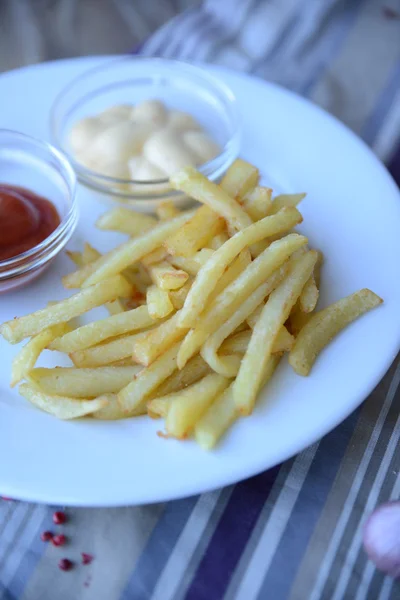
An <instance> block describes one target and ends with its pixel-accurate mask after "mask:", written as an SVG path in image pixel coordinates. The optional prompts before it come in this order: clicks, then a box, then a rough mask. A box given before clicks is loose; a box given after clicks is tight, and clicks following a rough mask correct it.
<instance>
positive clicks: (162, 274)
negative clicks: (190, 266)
mask: <svg viewBox="0 0 400 600" xmlns="http://www.w3.org/2000/svg"><path fill="white" fill-rule="evenodd" d="M148 271H149V275H150V277H151V280H152V281H153V283H154V284H155V285H156V286H157V287H159V288H160V290H167V291H168V290H178V289H179V288H181V287H182V286H183V285H184V284H185V283H186V282H187V280H188V279H189V275H188V273H186V272H185V271H182V269H175V267H174V266H173V265H171V264H170V263H169V262H167V261H165V260H163V261H161V262H159V263H156V264H155V265H150V266H149V267H148Z"/></svg>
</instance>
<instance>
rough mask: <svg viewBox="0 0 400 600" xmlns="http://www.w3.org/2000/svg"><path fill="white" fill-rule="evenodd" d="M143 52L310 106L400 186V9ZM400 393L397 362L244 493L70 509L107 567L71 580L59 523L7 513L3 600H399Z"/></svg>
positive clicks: (290, 11) (255, 3)
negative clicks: (389, 539)
mask: <svg viewBox="0 0 400 600" xmlns="http://www.w3.org/2000/svg"><path fill="white" fill-rule="evenodd" d="M140 52H141V53H142V54H143V55H159V56H166V57H174V58H183V59H188V60H205V61H212V62H215V63H218V64H222V65H227V66H230V67H232V68H236V69H240V70H243V71H247V72H249V73H253V74H254V75H258V76H260V77H264V78H267V79H269V80H273V81H277V82H279V83H280V84H282V85H285V86H287V87H289V88H291V89H293V90H295V91H297V92H299V93H300V94H303V95H306V96H308V97H309V98H310V99H312V100H313V101H315V102H317V103H318V104H320V105H321V106H323V107H324V108H326V109H327V110H329V111H330V112H331V113H333V114H335V115H336V116H337V117H339V118H340V119H341V120H342V121H344V122H345V123H346V124H347V125H349V126H350V127H351V128H352V129H353V130H355V131H356V132H357V133H358V134H360V135H361V136H362V137H363V138H364V139H365V140H366V141H367V143H368V144H370V145H371V146H372V148H373V149H374V150H375V151H376V153H377V154H378V155H379V156H380V157H381V158H382V159H383V160H385V161H386V162H387V164H388V166H389V169H390V170H391V172H392V174H393V176H394V177H395V178H396V179H397V181H398V183H399V185H400V2H399V1H398V0H396V1H395V0H393V1H392V2H390V0H387V1H384V0H324V1H321V0H308V2H299V1H298V0H280V1H278V0H240V1H239V0H236V1H235V0H220V1H219V2H217V1H215V0H206V1H205V2H203V4H202V5H201V6H199V7H196V8H191V9H189V10H187V11H186V12H184V13H182V14H181V15H179V16H177V17H175V18H174V19H173V20H172V21H170V22H169V23H167V24H166V25H165V26H163V27H162V28H161V29H160V30H159V31H158V32H157V33H156V34H154V35H153V36H152V37H151V38H150V39H148V41H147V42H146V43H145V44H144V45H142V47H141V50H140ZM380 201H382V203H383V202H384V199H380ZM399 381H400V363H399V360H398V359H396V360H395V362H394V364H393V366H392V367H391V369H390V370H389V372H388V373H387V375H386V376H385V378H384V379H383V381H382V382H381V383H380V384H379V386H378V387H377V388H376V389H375V390H374V392H373V393H372V394H371V396H370V397H369V398H368V399H367V401H366V402H365V403H364V404H363V406H362V407H361V408H360V409H358V410H357V411H356V412H355V413H353V414H352V415H351V416H350V417H348V419H347V420H346V421H345V422H344V423H342V424H341V425H340V426H339V427H338V428H337V429H335V430H334V431H332V432H331V433H330V434H328V435H327V436H326V437H325V438H323V439H322V440H321V441H320V442H319V443H317V444H315V445H314V446H312V447H310V448H308V449H307V450H305V451H304V452H303V453H301V454H300V455H298V456H297V457H295V458H293V459H292V460H289V461H287V462H286V463H284V464H282V465H280V466H277V467H275V468H273V469H271V470H269V471H267V472H265V473H262V474H261V475H259V476H257V477H253V478H252V479H249V480H247V481H244V482H241V483H239V484H237V485H235V486H231V487H229V488H225V489H223V490H219V491H215V492H212V493H209V494H204V495H203V496H200V497H193V498H187V499H184V500H177V501H174V502H170V503H167V504H161V505H151V506H143V507H136V508H125V509H104V510H100V509H73V510H70V511H69V515H70V518H71V521H70V524H69V525H68V534H69V536H70V540H71V541H70V545H69V546H68V555H69V556H71V557H72V558H75V559H77V558H79V553H80V552H82V551H83V552H90V553H93V554H94V555H95V560H94V561H93V563H92V564H91V565H90V566H88V567H80V568H79V569H76V570H75V571H73V572H71V573H70V574H64V573H61V572H59V571H58V569H57V566H56V563H57V557H58V556H59V551H58V550H56V549H54V548H52V547H50V546H49V545H46V544H43V543H42V542H41V541H40V539H39V533H40V531H42V530H43V529H45V528H46V527H49V525H50V521H51V513H52V509H51V508H46V507H44V506H34V505H27V504H24V503H18V502H13V501H6V500H4V501H0V599H1V600H16V599H18V600H20V599H23V600H72V599H80V598H84V599H85V600H86V599H88V600H95V599H96V600H102V599H105V600H203V599H204V600H321V599H322V600H342V599H345V600H347V599H349V600H389V599H393V600H394V599H395V598H400V587H399V586H398V585H397V584H396V583H394V582H393V580H391V579H390V578H388V577H384V576H383V575H382V574H381V573H379V572H378V571H376V570H375V569H374V567H373V565H372V564H371V563H370V562H369V561H368V560H367V558H366V555H365V554H364V552H363V550H362V546H361V528H362V525H363V522H364V521H365V518H366V516H367V515H368V514H369V513H370V512H371V510H372V509H373V508H374V507H375V506H376V505H377V504H379V503H380V502H382V501H385V500H388V499H389V498H399V495H400V477H399V465H400V444H399V437H400V426H399V425H400V423H399V418H400V417H399V415H400V394H399Z"/></svg>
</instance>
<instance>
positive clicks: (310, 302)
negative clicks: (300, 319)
mask: <svg viewBox="0 0 400 600" xmlns="http://www.w3.org/2000/svg"><path fill="white" fill-rule="evenodd" d="M318 296H319V291H318V288H317V284H316V283H315V279H314V274H313V273H311V277H310V278H309V280H308V281H307V282H306V285H305V286H304V287H303V289H302V291H301V294H300V298H299V305H300V308H301V310H302V311H303V312H305V313H310V312H312V311H313V310H314V308H315V307H316V306H317V302H318Z"/></svg>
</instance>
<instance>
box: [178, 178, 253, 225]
mask: <svg viewBox="0 0 400 600" xmlns="http://www.w3.org/2000/svg"><path fill="white" fill-rule="evenodd" d="M170 182H171V185H172V187H174V188H175V189H176V190H181V191H182V192H185V193H186V194H188V195H189V196H191V197H192V198H194V199H195V200H198V201H199V202H201V203H202V204H206V205H207V206H209V207H210V208H211V209H212V210H214V211H215V212H216V213H218V214H219V215H221V216H222V217H224V219H226V221H227V222H228V223H229V224H230V225H231V227H232V228H233V229H236V230H237V231H240V230H241V229H244V228H245V227H248V226H249V225H251V223H252V221H251V219H250V217H249V215H248V214H247V213H246V212H245V211H244V210H243V208H242V207H241V206H240V204H239V203H238V202H236V200H234V198H232V197H231V196H230V195H229V194H228V193H227V192H225V191H224V190H223V189H222V187H219V186H218V185H217V184H216V183H213V182H212V181H209V180H208V179H207V178H206V177H204V175H202V174H201V173H199V172H198V171H196V169H194V168H193V167H187V168H186V169H183V170H182V171H179V173H176V174H175V175H173V176H172V177H171V179H170Z"/></svg>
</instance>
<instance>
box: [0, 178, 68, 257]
mask: <svg viewBox="0 0 400 600" xmlns="http://www.w3.org/2000/svg"><path fill="white" fill-rule="evenodd" d="M59 224H60V217H59V214H58V212H57V210H56V207H55V206H54V204H52V203H51V202H50V201H49V200H46V198H42V197H41V196H38V195H37V194H35V193H34V192H31V191H30V190H26V189H25V188H22V187H17V186H13V185H6V184H4V183H0V260H6V259H7V258H12V257H13V256H17V255H18V254H22V252H26V251H27V250H30V249H31V248H34V247H35V246H37V244H40V242H43V240H45V239H46V238H47V237H48V236H49V235H50V234H51V233H52V232H53V231H54V230H55V229H56V228H57V227H58V225H59Z"/></svg>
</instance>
